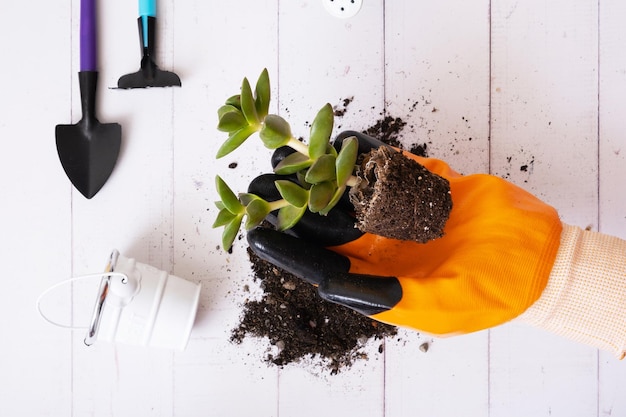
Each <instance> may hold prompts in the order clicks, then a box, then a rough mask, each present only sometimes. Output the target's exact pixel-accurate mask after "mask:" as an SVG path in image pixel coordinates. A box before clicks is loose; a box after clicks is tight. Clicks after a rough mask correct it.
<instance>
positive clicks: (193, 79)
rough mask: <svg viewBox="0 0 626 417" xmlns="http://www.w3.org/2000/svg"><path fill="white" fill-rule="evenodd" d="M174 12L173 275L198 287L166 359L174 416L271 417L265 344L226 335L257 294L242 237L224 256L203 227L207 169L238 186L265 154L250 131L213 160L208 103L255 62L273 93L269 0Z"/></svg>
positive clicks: (273, 389)
mask: <svg viewBox="0 0 626 417" xmlns="http://www.w3.org/2000/svg"><path fill="white" fill-rule="evenodd" d="M242 8H243V10H244V11H242ZM175 9H176V15H175V19H176V20H175V21H174V26H175V27H176V32H175V38H174V47H175V55H174V58H175V66H176V68H177V70H178V71H179V72H180V74H181V77H183V88H181V89H180V90H179V91H177V94H176V96H175V100H174V118H173V124H174V129H175V131H176V138H175V147H174V173H173V178H174V190H175V199H174V213H175V216H174V242H173V244H174V259H175V262H174V272H175V273H176V274H177V275H178V276H181V277H185V278H186V279H189V280H193V281H197V282H200V283H202V286H203V289H202V293H201V299H200V307H199V311H198V317H197V320H196V324H195V327H194V330H193V332H192V336H191V340H190V343H189V346H188V348H187V351H185V352H183V353H181V354H177V355H176V357H175V361H174V365H173V366H174V368H173V372H174V381H175V385H174V396H175V402H174V415H176V416H196V415H233V416H235V415H240V416H245V415H267V416H277V415H278V414H277V408H278V406H277V386H278V381H277V378H278V371H277V369H276V368H271V367H268V365H267V364H265V363H264V362H263V353H264V352H265V350H266V349H267V346H268V343H267V341H265V340H256V339H251V340H250V339H246V340H245V341H244V343H243V344H242V345H235V344H232V343H231V342H230V341H229V338H230V332H231V330H232V329H234V328H235V327H236V326H237V325H238V322H239V316H240V314H242V308H243V304H244V302H245V300H246V299H247V298H249V297H255V296H259V295H260V291H259V288H258V287H259V283H258V282H257V283H255V282H253V280H252V272H251V269H250V264H249V262H248V256H247V254H246V247H247V244H246V241H245V235H243V234H242V235H241V239H238V240H236V241H235V245H234V247H233V250H232V253H227V252H225V251H224V250H223V249H222V248H221V233H222V229H221V228H220V229H212V228H211V225H212V224H213V222H214V220H215V217H216V215H217V209H216V207H215V205H214V201H216V200H217V199H218V197H217V193H216V192H215V176H216V175H218V174H219V175H220V176H222V177H223V178H224V180H225V181H226V182H227V183H228V184H229V185H230V186H231V187H232V188H233V189H234V190H235V191H236V192H243V191H245V190H247V186H248V183H249V181H250V180H252V178H254V176H255V175H258V174H259V173H261V172H263V171H267V170H268V168H269V162H268V161H269V160H268V159H267V158H266V157H265V156H267V155H269V154H268V153H267V152H268V151H267V150H266V149H265V148H263V146H262V145H261V144H260V141H258V139H257V138H251V139H250V141H249V142H246V143H245V144H244V145H242V147H241V148H240V149H238V150H236V151H235V152H234V153H233V154H231V155H228V156H226V157H224V158H223V159H220V160H216V159H215V154H216V152H217V150H218V148H219V146H220V145H221V144H222V142H223V141H224V140H225V139H226V134H225V133H223V132H219V131H218V130H217V129H216V126H217V122H218V120H217V109H218V108H219V107H220V106H221V105H223V104H224V101H225V100H226V99H227V98H229V97H230V96H232V95H234V94H238V93H239V91H240V87H241V82H242V79H243V78H244V77H248V79H249V80H250V82H251V83H252V84H253V85H254V83H255V82H256V80H257V77H258V76H259V74H260V73H261V71H262V69H263V68H264V67H267V68H268V70H269V72H270V76H271V78H272V80H271V81H272V83H273V84H274V85H273V87H274V92H273V93H274V97H273V100H275V99H276V97H277V91H278V90H277V87H278V82H277V81H278V77H277V75H276V74H277V67H276V63H277V61H278V56H277V53H278V52H277V51H278V49H277V45H278V40H277V36H278V32H277V18H278V2H277V1H275V0H273V1H259V2H244V3H242V2H206V1H201V0H197V1H189V2H178V3H176V8H175ZM274 106H276V104H275V103H274ZM235 166H236V167H235ZM246 286H248V287H249V288H250V291H246V290H245V287H246Z"/></svg>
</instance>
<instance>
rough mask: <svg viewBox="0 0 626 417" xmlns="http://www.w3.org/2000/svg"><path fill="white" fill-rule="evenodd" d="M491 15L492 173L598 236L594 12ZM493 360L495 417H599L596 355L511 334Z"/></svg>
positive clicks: (556, 7) (584, 8) (556, 8)
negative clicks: (531, 416) (527, 416)
mask: <svg viewBox="0 0 626 417" xmlns="http://www.w3.org/2000/svg"><path fill="white" fill-rule="evenodd" d="M491 12H492V23H491V25H492V31H491V32H492V34H491V51H492V87H491V94H492V121H491V129H492V143H491V167H492V172H493V173H494V174H497V175H500V176H503V177H504V178H506V179H508V180H510V181H512V182H513V183H516V184H518V185H520V186H521V187H523V188H525V189H527V190H529V191H530V192H532V193H534V194H535V195H537V196H538V197H539V198H541V199H543V200H544V201H546V202H547V203H549V204H552V205H554V206H555V207H557V209H558V210H559V212H560V215H561V218H562V219H563V221H565V222H568V223H571V224H578V225H581V226H583V227H585V226H586V225H592V226H594V227H596V226H597V214H598V213H597V201H598V195H597V189H598V183H597V174H596V172H597V171H596V170H597V156H596V155H597V149H598V148H597V129H598V126H597V118H598V113H597V105H598V103H597V96H598V90H597V73H598V67H597V57H598V49H597V41H598V37H597V36H598V35H597V33H598V25H597V21H598V9H597V4H593V3H590V2H586V1H574V2H571V1H567V2H566V1H550V2H546V1H540V0H537V1H531V2H524V3H521V2H514V1H504V2H498V3H497V4H492V8H491ZM490 351H491V353H490V358H491V359H490V376H489V380H490V414H491V415H492V416H501V415H502V416H504V415H506V416H511V415H519V416H525V415H534V416H548V415H551V416H555V415H558V416H587V415H595V413H596V410H597V405H598V404H597V394H596V393H597V372H598V368H597V353H596V351H595V350H594V349H591V348H588V347H585V346H579V345H576V344H574V343H572V342H569V341H565V340H561V339H560V338H557V337H555V336H553V335H551V334H548V333H546V332H541V331H537V330H535V329H528V328H525V327H521V326H520V327H518V326H514V325H507V326H503V327H501V328H499V329H497V330H494V331H492V333H491V340H490ZM573 392H575V393H576V396H575V397H572V395H571V393H573Z"/></svg>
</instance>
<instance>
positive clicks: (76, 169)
mask: <svg viewBox="0 0 626 417" xmlns="http://www.w3.org/2000/svg"><path fill="white" fill-rule="evenodd" d="M96 55H97V53H96V2H95V0H81V3H80V72H79V73H78V81H79V86H80V97H81V108H82V113H83V114H82V119H81V120H80V121H79V122H78V123H77V124H73V125H57V126H56V129H55V133H56V145H57V152H58V154H59V159H60V160H61V165H63V169H64V170H65V173H66V174H67V176H68V177H69V179H70V181H72V184H74V187H76V189H77V190H78V191H80V192H81V194H83V195H84V196H85V197H87V198H91V197H93V196H94V195H95V194H96V193H97V192H98V191H99V190H100V189H101V188H102V186H103V185H104V183H105V182H106V181H107V179H108V178H109V176H110V175H111V172H112V171H113V168H114V167H115V163H116V162H117V156H118V154H119V152H120V145H121V142H122V127H121V126H120V125H119V124H117V123H106V124H103V123H100V122H99V121H98V119H97V118H96V90H97V86H98V70H97V66H96V61H97V59H96Z"/></svg>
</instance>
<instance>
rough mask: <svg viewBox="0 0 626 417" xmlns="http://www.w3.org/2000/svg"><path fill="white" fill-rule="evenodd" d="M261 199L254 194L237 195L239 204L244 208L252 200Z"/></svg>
mask: <svg viewBox="0 0 626 417" xmlns="http://www.w3.org/2000/svg"><path fill="white" fill-rule="evenodd" d="M260 198H261V197H259V196H258V195H256V194H252V193H239V201H240V202H241V204H243V205H244V206H247V205H248V204H250V203H251V202H252V201H253V200H256V199H260Z"/></svg>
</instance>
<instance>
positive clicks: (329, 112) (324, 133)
mask: <svg viewBox="0 0 626 417" xmlns="http://www.w3.org/2000/svg"><path fill="white" fill-rule="evenodd" d="M334 119H335V115H334V112H333V108H332V106H331V105H330V104H328V103H326V105H324V107H322V108H321V109H320V110H319V112H317V116H315V119H314V120H313V123H312V124H311V136H310V138H309V156H310V157H311V159H316V158H319V157H320V156H322V155H324V154H325V153H326V150H327V148H328V143H329V141H330V135H331V133H332V131H333V123H334Z"/></svg>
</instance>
